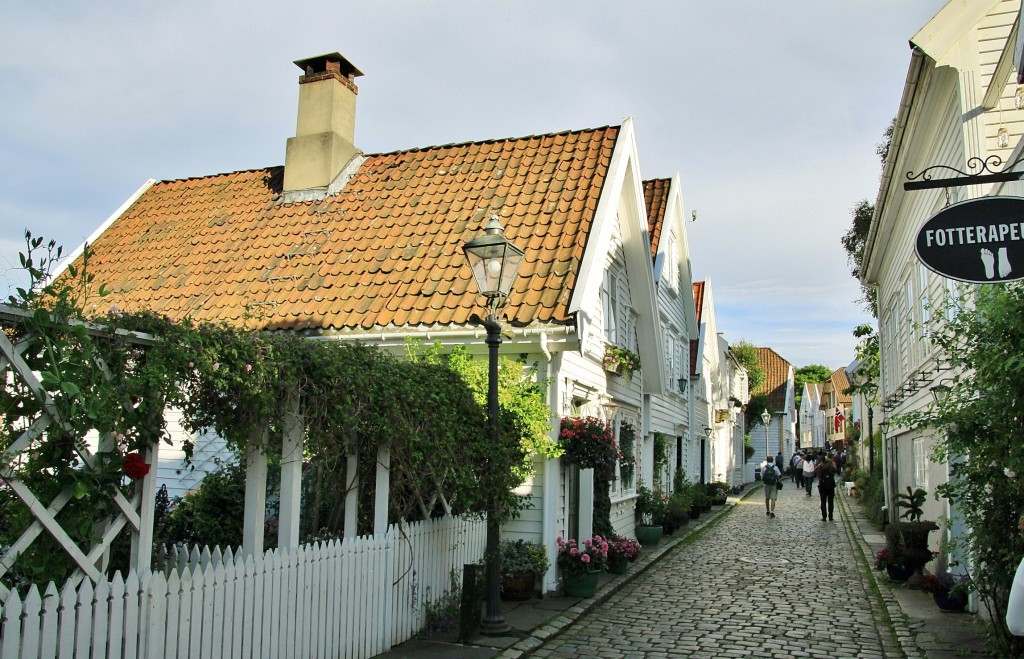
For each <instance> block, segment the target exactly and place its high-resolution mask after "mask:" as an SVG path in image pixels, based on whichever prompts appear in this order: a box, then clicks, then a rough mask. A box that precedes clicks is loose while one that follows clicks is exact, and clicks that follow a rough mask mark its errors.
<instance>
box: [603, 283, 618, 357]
mask: <svg viewBox="0 0 1024 659" xmlns="http://www.w3.org/2000/svg"><path fill="white" fill-rule="evenodd" d="M618 283H619V282H618V278H617V277H616V276H615V273H614V272H612V271H611V270H605V271H604V287H603V290H602V296H601V297H602V307H603V309H602V311H603V312H604V337H605V340H606V341H607V342H608V343H612V344H615V343H617V342H618V341H617V339H618V336H617V330H618V323H616V318H615V316H616V308H617V307H618V306H619V295H618V290H617V289H618Z"/></svg>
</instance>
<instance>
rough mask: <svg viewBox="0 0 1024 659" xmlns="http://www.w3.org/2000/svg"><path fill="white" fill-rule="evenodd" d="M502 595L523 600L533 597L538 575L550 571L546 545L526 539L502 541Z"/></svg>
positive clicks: (515, 599) (518, 600)
mask: <svg viewBox="0 0 1024 659" xmlns="http://www.w3.org/2000/svg"><path fill="white" fill-rule="evenodd" d="M500 550H501V574H502V579H501V597H502V599H506V600H512V601H516V602H521V601H524V600H528V599H530V598H531V597H533V593H534V586H535V584H536V582H537V575H538V574H544V573H545V572H547V571H548V566H549V563H548V555H547V552H546V551H545V550H544V545H542V544H540V543H538V542H529V541H526V540H502V541H501V547H500Z"/></svg>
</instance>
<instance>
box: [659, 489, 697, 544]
mask: <svg viewBox="0 0 1024 659" xmlns="http://www.w3.org/2000/svg"><path fill="white" fill-rule="evenodd" d="M690 506H691V503H690V499H689V495H688V494H687V493H686V492H675V493H673V494H672V496H670V497H669V499H668V505H666V506H665V516H664V519H662V522H661V525H662V527H663V528H664V529H665V534H666V535H672V534H673V533H674V532H675V530H676V529H678V528H681V527H683V526H686V525H687V524H688V523H689V522H690Z"/></svg>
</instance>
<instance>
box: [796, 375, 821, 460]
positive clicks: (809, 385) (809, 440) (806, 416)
mask: <svg viewBox="0 0 1024 659" xmlns="http://www.w3.org/2000/svg"><path fill="white" fill-rule="evenodd" d="M822 419H824V415H823V414H822V411H821V386H820V385H818V384H817V383H815V382H805V383H804V391H803V395H802V396H801V397H800V438H799V447H800V448H811V447H821V446H824V445H825V444H824V441H825V439H824V436H823V434H824V431H825V425H824V423H825V422H824V421H823V420H822ZM819 435H822V436H819Z"/></svg>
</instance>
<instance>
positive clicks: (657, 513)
mask: <svg viewBox="0 0 1024 659" xmlns="http://www.w3.org/2000/svg"><path fill="white" fill-rule="evenodd" d="M667 504H668V500H667V497H665V496H664V495H663V494H662V493H661V492H659V491H656V490H649V489H647V488H646V487H643V486H640V487H639V488H637V491H636V502H635V506H636V507H635V508H634V510H633V513H634V515H635V517H636V539H637V540H639V541H640V544H641V545H644V546H645V547H653V546H654V545H656V544H658V542H659V541H660V540H661V536H662V534H663V533H664V530H665V529H664V527H663V526H662V525H661V524H660V523H659V522H660V521H661V520H662V519H664V517H665V512H666V509H667Z"/></svg>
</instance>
